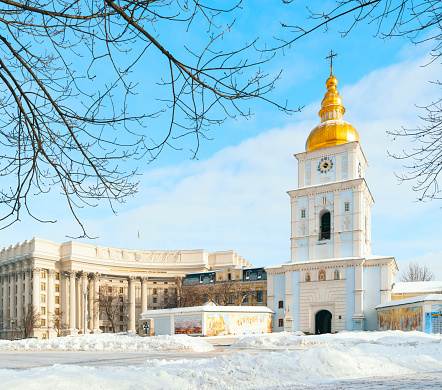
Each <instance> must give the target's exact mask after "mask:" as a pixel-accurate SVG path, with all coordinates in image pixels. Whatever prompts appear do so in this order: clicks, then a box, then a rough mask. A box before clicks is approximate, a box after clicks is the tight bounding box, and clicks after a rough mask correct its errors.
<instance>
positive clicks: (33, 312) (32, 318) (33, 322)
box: [22, 304, 41, 339]
mask: <svg viewBox="0 0 442 390" xmlns="http://www.w3.org/2000/svg"><path fill="white" fill-rule="evenodd" d="M22 326H23V332H24V336H25V338H26V339H27V338H28V337H30V336H31V334H32V331H33V330H34V329H35V328H39V327H40V326H41V317H40V313H38V312H37V309H36V307H35V306H34V305H32V304H30V305H28V307H27V308H26V312H25V315H24V317H23V322H22Z"/></svg>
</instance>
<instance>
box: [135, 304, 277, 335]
mask: <svg viewBox="0 0 442 390" xmlns="http://www.w3.org/2000/svg"><path fill="white" fill-rule="evenodd" d="M272 316H273V311H272V310H270V309H269V308H268V307H265V306H217V305H216V304H214V303H213V302H208V303H206V304H204V305H202V306H193V307H180V308H175V309H162V310H147V311H145V312H143V313H141V319H140V324H141V325H143V324H145V323H147V322H149V324H152V325H150V327H149V328H150V329H151V328H153V329H154V330H153V332H152V333H154V334H155V335H163V334H167V335H173V334H188V335H195V336H217V335H233V334H257V333H271V332H272Z"/></svg>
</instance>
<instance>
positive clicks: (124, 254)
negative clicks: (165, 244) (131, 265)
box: [95, 247, 181, 263]
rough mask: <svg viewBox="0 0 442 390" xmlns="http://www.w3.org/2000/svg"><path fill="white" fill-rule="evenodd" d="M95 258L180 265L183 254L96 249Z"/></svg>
mask: <svg viewBox="0 0 442 390" xmlns="http://www.w3.org/2000/svg"><path fill="white" fill-rule="evenodd" d="M95 256H96V257H97V258H99V259H106V260H120V261H139V262H142V263H180V262H181V252H175V251H158V252H156V251H128V250H125V249H121V250H118V249H115V248H103V247H97V248H96V249H95Z"/></svg>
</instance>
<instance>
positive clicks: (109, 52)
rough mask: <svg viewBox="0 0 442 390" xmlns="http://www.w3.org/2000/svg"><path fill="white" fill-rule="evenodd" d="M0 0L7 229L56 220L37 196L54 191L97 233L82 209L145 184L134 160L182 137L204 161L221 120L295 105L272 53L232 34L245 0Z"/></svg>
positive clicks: (0, 122) (0, 200)
mask: <svg viewBox="0 0 442 390" xmlns="http://www.w3.org/2000/svg"><path fill="white" fill-rule="evenodd" d="M0 3H1V4H2V7H1V9H0V45H1V46H0V48H1V50H2V56H1V58H0V168H1V169H0V177H1V178H2V183H3V184H2V187H1V189H0V205H1V206H2V209H1V210H0V212H1V214H0V221H1V223H2V226H3V227H5V226H9V225H11V224H12V223H14V222H16V221H17V220H19V218H20V215H21V213H23V212H26V213H29V214H30V215H31V216H32V217H34V218H35V219H37V220H39V221H46V222H48V221H51V222H52V220H51V219H50V218H47V217H45V216H44V215H43V216H42V215H38V214H35V211H36V210H38V208H37V207H33V203H32V201H31V199H30V198H31V195H34V194H45V193H47V192H49V191H50V190H51V189H53V190H55V191H59V192H60V193H61V194H62V195H63V196H64V198H65V200H66V202H67V207H68V208H69V209H70V211H71V213H72V214H73V216H74V218H75V219H76V220H77V222H78V224H79V225H80V228H81V231H82V233H81V236H86V235H87V234H86V231H85V228H84V226H83V225H82V223H81V220H80V218H79V216H78V210H79V208H81V207H84V206H85V205H89V206H91V205H92V206H93V205H96V204H97V202H98V201H100V200H106V201H109V202H110V204H111V207H112V205H113V203H114V202H122V201H124V200H125V199H126V198H127V197H129V196H131V195H133V194H134V193H135V192H136V191H137V183H136V182H135V181H134V179H135V175H136V174H137V172H136V168H135V169H133V168H132V166H133V165H132V166H131V165H126V166H124V165H125V163H126V162H127V161H128V160H131V159H135V160H138V159H144V161H147V162H150V161H153V160H155V159H156V158H157V157H158V155H159V154H160V153H161V151H162V150H163V149H164V148H165V147H169V148H172V149H181V148H182V144H185V145H186V148H187V147H189V150H190V156H191V157H195V156H196V154H197V152H198V150H199V148H200V144H201V141H202V140H204V139H207V138H208V136H207V132H208V130H209V128H210V127H211V126H213V125H220V124H222V123H223V122H224V121H225V120H226V119H229V118H235V117H237V116H243V117H247V118H248V117H250V115H251V114H252V112H251V111H250V102H249V101H250V100H251V99H260V100H263V101H265V102H268V103H269V104H272V105H274V106H275V107H276V108H277V109H280V110H282V111H285V112H288V113H290V112H293V111H292V110H289V109H288V108H287V107H286V104H285V103H283V104H278V103H276V102H273V101H271V100H269V98H268V97H267V96H268V95H267V94H268V93H269V92H270V91H272V89H273V88H274V86H275V82H276V80H278V78H279V73H277V74H273V75H269V74H267V73H265V72H264V71H263V70H262V66H263V64H265V63H266V62H267V61H269V60H270V59H271V58H272V57H273V54H271V53H269V54H268V55H267V54H264V55H263V54H262V53H260V52H259V51H257V50H256V48H255V42H256V40H255V41H252V42H250V43H248V44H242V43H239V42H238V41H237V40H235V41H233V43H232V41H228V42H227V38H226V37H227V36H228V34H229V32H230V31H231V29H232V28H233V26H234V23H235V18H236V17H237V16H238V13H240V12H241V7H240V3H241V0H226V1H223V2H219V3H218V4H214V2H213V1H209V0H190V1H187V0H154V1H150V0H149V1H144V0H135V1H126V0H78V1H73V2H66V1H65V0H54V1H50V2H44V1H41V0H30V1H20V0H0ZM166 36H168V37H170V36H175V37H176V39H173V40H169V41H168V43H167V41H166V39H165V37H166ZM195 36H198V39H193V38H192V37H195ZM167 44H168V45H169V46H170V47H168V46H167ZM140 72H144V73H143V74H144V75H145V77H140ZM140 80H141V82H140ZM140 101H142V102H143V104H142V107H140V104H139V102H140ZM184 137H193V141H192V142H191V144H190V146H187V145H189V144H188V143H187V141H186V142H184V141H183V138H184ZM137 165H139V164H137Z"/></svg>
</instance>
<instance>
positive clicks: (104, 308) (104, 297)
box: [95, 283, 128, 333]
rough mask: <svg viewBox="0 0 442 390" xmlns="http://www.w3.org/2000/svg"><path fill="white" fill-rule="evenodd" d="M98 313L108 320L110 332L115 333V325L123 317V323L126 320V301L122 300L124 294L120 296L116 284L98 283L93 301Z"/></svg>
mask: <svg viewBox="0 0 442 390" xmlns="http://www.w3.org/2000/svg"><path fill="white" fill-rule="evenodd" d="M95 306H96V307H98V310H99V313H100V314H101V315H102V316H103V317H104V319H105V320H107V321H108V322H109V325H110V328H111V330H112V333H115V332H116V331H117V330H116V325H117V323H118V322H121V321H120V317H121V316H122V317H123V323H126V322H127V314H128V313H127V311H128V302H127V301H126V300H124V296H120V295H119V292H118V287H117V286H112V285H110V284H107V283H104V284H102V285H100V289H99V291H98V297H97V298H96V301H95Z"/></svg>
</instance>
